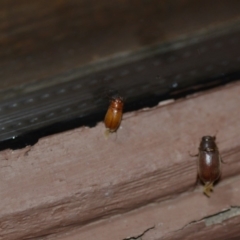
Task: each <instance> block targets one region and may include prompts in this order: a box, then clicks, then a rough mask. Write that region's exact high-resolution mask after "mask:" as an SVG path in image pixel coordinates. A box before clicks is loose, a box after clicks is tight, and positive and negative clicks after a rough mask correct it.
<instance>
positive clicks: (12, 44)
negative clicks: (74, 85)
mask: <svg viewBox="0 0 240 240" xmlns="http://www.w3.org/2000/svg"><path fill="white" fill-rule="evenodd" d="M204 6H207V7H204ZM239 7H240V2H239V1H237V0H234V1H231V2H229V1H227V0H224V1H222V2H221V3H218V4H216V3H215V1H214V0H212V1H209V0H208V1H207V0H204V1H203V0H202V1H200V0H198V1H194V2H193V1H190V0H187V1H186V0H185V1H184V2H183V1H179V0H175V1H171V3H170V2H169V1H166V0H161V1H158V0H153V1H151V4H149V3H148V2H145V1H125V0H115V1H112V2H111V4H109V1H106V0H104V1H103V0H102V1H101V2H100V1H98V0H90V1H89V0H88V1H86V0H81V1H76V0H68V1H67V0H61V1H59V0H53V1H51V2H49V1H47V0H41V1H37V0H33V1H30V2H29V1H26V0H22V1H20V2H19V1H16V0H9V1H1V2H0V19H1V21H0V30H1V36H0V66H1V68H0V69H1V71H0V75H1V81H0V89H1V90H2V91H3V92H6V94H10V93H9V92H8V91H6V90H7V89H8V90H9V91H10V90H11V89H15V91H16V93H17V92H22V91H23V88H25V87H26V85H28V84H33V83H36V85H35V87H33V86H31V88H32V89H36V88H41V87H43V86H42V84H43V83H44V84H47V82H49V81H50V80H52V81H54V77H55V78H56V76H58V79H59V78H60V77H59V76H61V75H62V74H64V77H66V76H68V75H70V74H71V73H72V71H74V70H76V69H79V68H80V67H82V66H84V65H86V64H89V63H93V62H98V61H99V60H102V59H105V58H111V57H113V56H116V55H118V54H120V55H121V56H122V54H126V53H129V52H132V51H136V50H138V49H141V48H144V47H146V46H150V45H153V44H159V43H162V42H169V41H170V40H175V39H177V38H179V37H181V38H184V37H186V36H187V35H188V36H189V35H190V36H191V35H192V34H195V33H196V32H198V31H200V32H201V33H203V32H205V31H207V30H209V29H210V30H209V32H214V31H215V30H216V28H217V27H219V26H221V27H223V28H224V26H225V24H230V25H231V24H232V23H233V22H236V21H238V19H239V11H238V9H239ZM189 19H190V21H189ZM225 27H226V26H225ZM226 29H229V26H228V27H226ZM52 78H53V79H52ZM28 90H29V89H28Z"/></svg>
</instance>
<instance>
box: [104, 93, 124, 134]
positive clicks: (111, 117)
mask: <svg viewBox="0 0 240 240" xmlns="http://www.w3.org/2000/svg"><path fill="white" fill-rule="evenodd" d="M123 106H124V100H123V98H122V97H120V96H118V95H116V96H114V97H112V98H111V100H110V105H109V107H108V111H107V113H106V115H105V119H104V123H105V126H106V128H107V132H106V133H109V132H111V133H112V132H115V131H117V129H118V128H119V126H120V123H121V121H122V114H123Z"/></svg>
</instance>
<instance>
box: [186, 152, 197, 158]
mask: <svg viewBox="0 0 240 240" xmlns="http://www.w3.org/2000/svg"><path fill="white" fill-rule="evenodd" d="M188 154H189V156H190V157H198V155H199V153H197V154H191V153H190V152H188Z"/></svg>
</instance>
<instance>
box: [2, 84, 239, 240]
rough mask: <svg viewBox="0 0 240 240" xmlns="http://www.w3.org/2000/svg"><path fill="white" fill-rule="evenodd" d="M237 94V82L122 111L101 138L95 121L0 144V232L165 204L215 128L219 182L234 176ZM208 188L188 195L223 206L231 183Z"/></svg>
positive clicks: (7, 235) (29, 233)
mask: <svg viewBox="0 0 240 240" xmlns="http://www.w3.org/2000/svg"><path fill="white" fill-rule="evenodd" d="M239 93H240V82H237V83H235V84H231V85H228V86H225V87H222V88H218V89H214V90H212V91H209V92H206V93H200V94H198V95H194V96H191V97H188V98H186V99H182V100H179V101H177V102H175V103H172V104H169V105H166V106H158V107H155V108H152V109H145V110H142V111H138V112H133V113H128V114H124V116H123V121H122V124H121V127H120V129H119V130H118V132H117V134H111V135H110V137H109V138H108V139H106V138H105V136H104V131H105V128H104V125H103V123H99V124H98V126H96V127H94V128H87V127H83V128H80V129H75V130H73V131H68V132H65V133H62V134H57V135H54V136H50V137H46V138H43V139H41V140H40V141H39V142H38V143H37V144H36V145H34V146H32V147H27V148H25V149H21V150H15V151H12V150H5V151H2V152H1V153H0V192H1V202H0V228H1V232H0V237H1V238H2V239H8V240H10V239H25V238H33V237H39V236H47V235H50V234H55V233H59V232H64V231H67V230H70V229H72V228H73V227H74V226H78V227H80V226H84V225H86V224H88V223H92V222H95V221H97V220H100V219H105V218H109V217H111V216H115V215H118V214H123V213H126V212H128V211H130V210H134V209H137V208H138V207H141V206H145V205H146V204H150V203H154V202H159V203H162V202H163V201H165V203H166V205H165V206H166V207H167V206H168V201H167V200H169V201H170V200H171V199H175V198H177V197H179V196H180V195H181V194H183V193H185V194H187V193H191V192H192V191H193V190H194V188H195V185H196V174H197V171H196V162H195V159H193V158H192V157H190V155H189V152H190V153H192V154H194V153H196V151H197V148H198V145H199V141H200V138H201V137H202V136H203V135H214V134H215V133H216V132H218V133H217V143H218V147H219V150H220V152H221V153H222V156H223V159H224V161H226V162H227V163H226V164H224V166H223V174H222V179H221V181H220V183H219V186H220V184H224V182H225V181H227V179H230V177H234V176H237V175H239V173H240V162H239V158H240V146H239V142H240V127H239V117H240V116H239V115H240V112H239V104H238V103H239V102H240V94H239ZM161 105H162V104H161ZM214 190H215V191H216V193H215V192H214V193H213V194H212V197H211V198H210V199H207V198H206V197H205V196H203V195H202V189H200V190H198V193H197V197H196V199H195V201H196V202H198V201H200V202H201V201H204V202H205V203H206V204H214V205H216V203H219V204H220V203H221V202H222V201H223V202H225V203H226V204H227V206H229V201H230V200H231V197H232V195H233V194H234V193H233V189H229V190H228V191H227V192H224V194H223V193H221V194H220V193H219V191H220V190H218V185H217V186H216V187H215V189H214ZM188 204H189V203H188ZM217 205H218V204H217ZM217 205H216V206H217ZM187 206H188V205H187ZM219 206H221V205H219ZM195 211H197V213H196V214H197V217H198V218H199V219H200V218H203V217H205V216H208V215H209V214H211V213H210V212H209V211H208V208H206V209H205V210H204V211H201V209H198V210H196V209H195ZM215 211H217V209H215ZM212 213H214V212H212ZM200 216H201V217H200ZM180 219H181V217H180V216H179V220H180ZM194 219H195V218H194ZM166 221H168V220H167V219H166ZM164 222H165V221H164ZM181 224H183V222H182V221H179V224H178V225H176V226H175V227H176V228H179V225H181ZM186 224H187V223H186ZM150 227H151V226H150ZM166 233H167V229H166ZM109 239H110V238H109Z"/></svg>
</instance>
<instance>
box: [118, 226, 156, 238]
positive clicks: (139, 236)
mask: <svg viewBox="0 0 240 240" xmlns="http://www.w3.org/2000/svg"><path fill="white" fill-rule="evenodd" d="M154 228H155V226H153V227H150V228H148V229H146V230H145V231H144V232H143V233H141V234H140V235H138V236H133V237H127V238H124V239H123V240H140V238H141V237H142V236H143V235H145V234H146V233H147V232H148V231H150V230H152V229H154Z"/></svg>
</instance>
